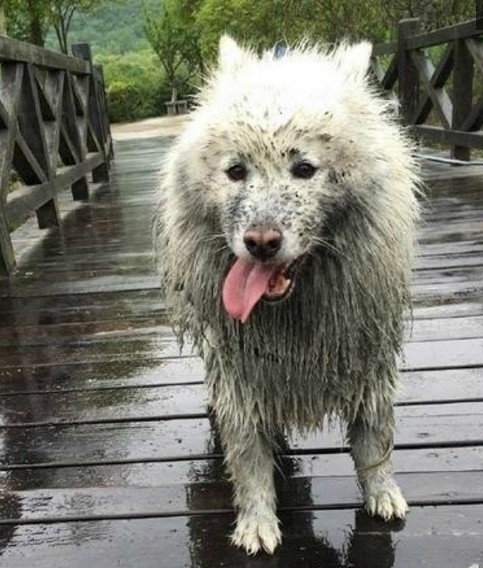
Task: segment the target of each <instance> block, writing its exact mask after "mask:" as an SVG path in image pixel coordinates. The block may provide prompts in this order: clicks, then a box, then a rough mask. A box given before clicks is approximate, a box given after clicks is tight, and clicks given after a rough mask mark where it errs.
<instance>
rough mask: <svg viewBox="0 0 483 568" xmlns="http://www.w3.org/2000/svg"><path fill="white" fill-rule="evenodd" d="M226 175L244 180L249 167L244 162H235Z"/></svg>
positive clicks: (233, 179)
mask: <svg viewBox="0 0 483 568" xmlns="http://www.w3.org/2000/svg"><path fill="white" fill-rule="evenodd" d="M226 175H227V176H228V177H229V178H230V179H231V180H232V181H242V180H244V179H246V177H247V169H246V167H245V166H244V165H243V164H235V165H234V166H231V168H228V169H227V170H226Z"/></svg>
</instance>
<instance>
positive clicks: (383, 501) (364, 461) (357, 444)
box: [348, 400, 408, 521]
mask: <svg viewBox="0 0 483 568" xmlns="http://www.w3.org/2000/svg"><path fill="white" fill-rule="evenodd" d="M371 402H372V404H371V405H370V408H371V410H370V411H368V410H364V409H363V410H360V411H359V413H358V415H357V416H356V418H355V419H354V420H352V421H350V422H349V425H348V440H349V443H350V445H351V455H352V458H353V460H354V465H355V468H356V471H357V476H358V480H359V484H360V486H361V489H362V492H363V495H364V501H365V508H366V511H367V512H368V513H369V515H371V516H374V515H378V516H380V517H382V518H383V519H385V520H386V521H387V520H389V519H392V518H400V519H402V518H404V517H405V515H406V513H407V510H408V506H407V503H406V500H405V499H404V497H403V494H402V492H401V490H400V489H399V487H398V485H397V483H396V481H395V479H394V475H393V469H392V464H391V452H392V449H393V437H394V411H393V407H392V401H389V400H378V401H377V403H376V404H375V405H374V401H371ZM365 408H368V407H367V406H366V407H365Z"/></svg>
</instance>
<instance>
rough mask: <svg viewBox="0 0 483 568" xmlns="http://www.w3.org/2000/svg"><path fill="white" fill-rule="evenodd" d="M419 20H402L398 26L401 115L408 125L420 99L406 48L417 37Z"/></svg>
mask: <svg viewBox="0 0 483 568" xmlns="http://www.w3.org/2000/svg"><path fill="white" fill-rule="evenodd" d="M419 29H420V23H419V18H408V19H405V20H401V21H400V22H399V24H398V34H397V38H398V39H397V43H398V84H399V100H400V103H401V114H402V116H403V118H404V121H405V122H406V124H412V123H413V120H414V113H415V111H416V109H417V106H418V99H419V78H418V71H417V69H416V66H415V65H414V63H413V62H412V59H411V54H410V52H409V50H408V49H407V48H406V39H407V38H409V37H411V36H414V35H417V34H418V32H419Z"/></svg>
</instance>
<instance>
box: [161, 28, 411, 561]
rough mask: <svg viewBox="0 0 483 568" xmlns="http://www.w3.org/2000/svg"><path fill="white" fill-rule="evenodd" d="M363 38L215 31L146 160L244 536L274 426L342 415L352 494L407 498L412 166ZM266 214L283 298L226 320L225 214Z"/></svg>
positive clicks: (307, 425)
mask: <svg viewBox="0 0 483 568" xmlns="http://www.w3.org/2000/svg"><path fill="white" fill-rule="evenodd" d="M369 54H370V46H368V45H367V44H361V45H358V46H355V47H350V46H346V45H343V46H341V47H340V48H339V49H338V50H335V51H333V52H326V51H324V50H322V49H319V48H310V49H309V48H303V49H299V50H294V51H293V52H290V53H289V54H288V55H287V56H286V57H285V58H284V59H283V60H276V59H275V58H274V57H273V56H272V55H271V54H266V55H265V56H264V57H263V58H262V59H259V58H258V57H256V56H255V55H254V54H252V53H251V52H249V51H246V50H242V49H241V48H239V47H238V46H237V45H236V44H235V43H234V42H233V41H232V40H230V39H229V38H225V39H224V40H223V41H222V47H221V55H220V66H219V69H218V70H216V71H215V72H214V73H213V75H212V77H211V79H210V81H209V83H208V85H207V86H206V87H205V89H204V90H203V91H202V93H201V94H200V99H199V107H198V109H197V110H196V111H195V112H194V113H193V115H192V117H191V122H190V124H189V125H188V128H187V130H186V131H185V132H184V134H183V135H182V136H181V138H180V140H179V141H178V142H177V144H176V145H175V146H174V147H173V149H172V150H171V151H170V154H169V156H168V159H167V162H166V165H165V167H164V168H163V171H162V176H161V185H160V190H159V206H158V209H157V212H156V224H155V240H156V247H157V251H158V259H159V267H160V273H161V275H162V282H163V285H164V289H165V293H166V297H167V299H168V300H169V301H170V302H171V304H172V307H173V317H174V321H175V326H176V329H177V331H178V333H179V336H180V338H181V339H182V337H183V336H184V334H185V333H188V334H189V335H190V336H191V337H193V339H194V342H195V345H196V348H197V349H198V351H199V352H200V354H202V356H203V358H204V361H205V367H206V381H207V386H208V390H209V400H210V404H211V405H212V407H213V408H214V410H215V414H216V419H217V423H218V426H219V429H220V436H221V439H222V443H223V446H224V450H225V455H226V462H227V467H228V471H229V473H230V476H231V478H232V480H233V483H234V489H235V505H236V507H237V509H238V521H237V527H236V529H235V533H234V535H233V541H234V543H235V544H237V545H239V546H242V547H244V548H245V549H246V550H247V551H248V552H250V553H255V552H257V551H258V550H259V549H260V548H264V549H265V550H266V551H268V552H273V550H274V549H275V547H276V546H277V544H278V543H279V542H280V539H281V535H280V530H279V527H278V521H277V519H276V516H275V508H276V497H275V491H274V487H273V451H274V449H275V439H276V438H277V435H278V434H279V433H280V432H288V433H290V432H291V431H293V430H297V431H300V432H304V433H306V432H310V431H312V430H314V429H316V428H319V427H321V426H322V423H323V421H324V419H327V418H328V419H331V418H333V417H336V416H340V417H342V418H343V420H344V421H345V422H346V424H347V428H348V430H347V435H348V439H349V442H350V443H351V445H352V456H353V458H354V462H355V466H356V469H357V470H358V473H359V482H360V485H361V488H362V491H363V493H364V498H365V502H366V508H367V510H368V511H369V512H370V513H371V514H379V515H380V516H382V517H384V518H391V517H403V516H404V514H405V512H406V508H407V506H406V503H405V501H404V498H403V497H402V495H401V492H400V490H399V488H398V487H397V485H396V483H395V481H394V479H393V476H392V468H391V463H390V459H389V452H390V450H391V448H392V443H393V430H394V417H393V409H392V401H393V397H394V394H395V391H396V388H397V383H398V372H397V365H396V357H397V354H398V353H399V352H400V350H401V343H402V333H403V324H402V314H403V312H404V310H405V309H406V308H407V306H408V304H409V277H410V266H411V258H412V254H413V241H414V225H415V222H416V220H417V216H418V207H417V203H416V199H415V188H416V186H417V173H416V168H415V165H414V163H413V161H412V159H411V157H410V150H411V148H410V145H409V143H408V142H407V140H406V139H405V137H404V135H403V133H402V132H401V129H400V128H399V127H398V126H397V124H396V123H395V121H394V120H393V118H392V117H391V114H390V108H389V107H388V105H387V103H385V102H383V101H382V100H381V99H380V98H379V97H378V96H377V95H376V94H375V93H374V92H373V90H372V88H371V87H370V86H369V85H368V81H367V79H366V72H367V67H368V64H369ZM277 66H278V67H277ZM299 69H303V70H305V73H303V74H302V75H301V76H300V77H293V75H294V74H297V73H298V72H299V71H298V70H299ZM277 73H278V74H277ZM287 74H288V76H289V77H290V76H292V80H287V81H286V82H285V83H284V79H283V77H284V76H285V75H287ZM312 74H313V75H317V74H318V76H319V78H317V79H314V78H313V77H312V76H311V75H312ZM279 75H280V76H281V78H279ZM309 75H310V77H309ZM257 77H261V79H258V78H257ZM264 77H267V79H266V83H264V79H263V78H264ZM304 81H305V83H304ZM272 85H273V88H272ZM291 85H293V87H291ZM290 88H292V89H297V91H296V92H295V91H294V92H292V93H286V92H285V91H286V90H287V89H290ZM304 88H305V89H306V93H305V94H304ZM272 91H273V92H272ZM317 97H318V98H317ZM304 144H305V145H304ZM300 152H305V153H306V155H309V156H311V157H312V158H313V159H315V160H319V162H318V168H319V170H318V171H319V173H318V177H317V179H315V180H312V181H311V183H306V184H305V185H304V184H301V183H299V182H300V180H298V181H297V180H295V181H294V180H293V179H291V176H290V164H291V163H293V160H294V159H296V157H294V154H296V153H300ZM234 156H235V158H236V159H238V158H237V156H241V157H242V158H243V160H245V161H246V162H247V163H249V164H250V167H252V171H253V175H252V176H251V177H250V179H249V180H248V181H247V183H246V184H238V185H236V184H235V185H230V183H232V182H229V180H227V179H226V174H225V172H224V168H225V169H226V167H228V165H229V164H230V163H231V162H230V160H233V159H235V158H234ZM267 219H268V220H270V222H276V223H278V224H279V225H280V226H282V227H283V228H284V236H285V243H286V244H285V245H284V250H283V251H282V252H281V255H285V256H284V257H283V258H285V257H286V258H293V257H296V256H297V255H298V254H301V253H304V254H305V260H304V262H303V264H302V266H301V269H300V272H299V274H298V278H297V282H296V286H295V290H294V293H293V294H292V295H291V296H290V298H288V299H287V300H286V301H284V302H283V303H280V304H275V305H270V304H267V303H264V302H261V303H260V304H259V305H258V306H257V307H256V308H255V310H254V311H253V313H252V314H251V315H250V319H249V321H248V323H247V324H245V325H242V324H240V323H238V322H235V321H233V320H231V319H230V318H229V317H228V316H227V314H226V313H225V310H224V308H223V306H222V304H221V289H222V285H223V281H224V277H225V275H226V273H227V271H228V270H229V267H230V266H231V265H232V263H233V262H234V253H235V254H236V255H238V256H239V255H242V254H244V251H243V246H242V244H241V240H240V239H241V235H242V234H243V231H244V230H245V229H246V228H247V227H248V226H250V224H253V223H254V222H255V221H256V222H262V221H263V222H264V221H265V220H267Z"/></svg>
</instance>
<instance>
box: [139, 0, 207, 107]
mask: <svg viewBox="0 0 483 568" xmlns="http://www.w3.org/2000/svg"><path fill="white" fill-rule="evenodd" d="M199 4H200V1H199V0H198V1H197V0H191V1H190V0H166V1H165V3H164V6H163V8H162V10H161V11H159V12H154V11H153V10H151V9H149V8H147V7H146V6H144V7H143V10H144V30H145V33H146V37H147V38H148V41H149V43H150V44H151V47H152V48H153V50H154V51H155V53H156V55H157V56H158V57H159V60H160V62H161V65H162V66H163V69H164V71H165V73H166V80H167V81H168V84H169V86H170V88H171V99H172V100H173V101H175V100H176V98H177V91H178V89H179V88H180V87H181V86H182V85H183V84H185V83H186V82H187V81H189V80H190V79H191V78H192V77H193V76H194V75H195V74H196V73H197V72H200V71H201V70H202V69H203V59H202V56H201V50H200V41H199V40H200V37H199V32H198V29H197V26H196V22H195V14H196V10H197V8H198V5H199Z"/></svg>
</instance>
